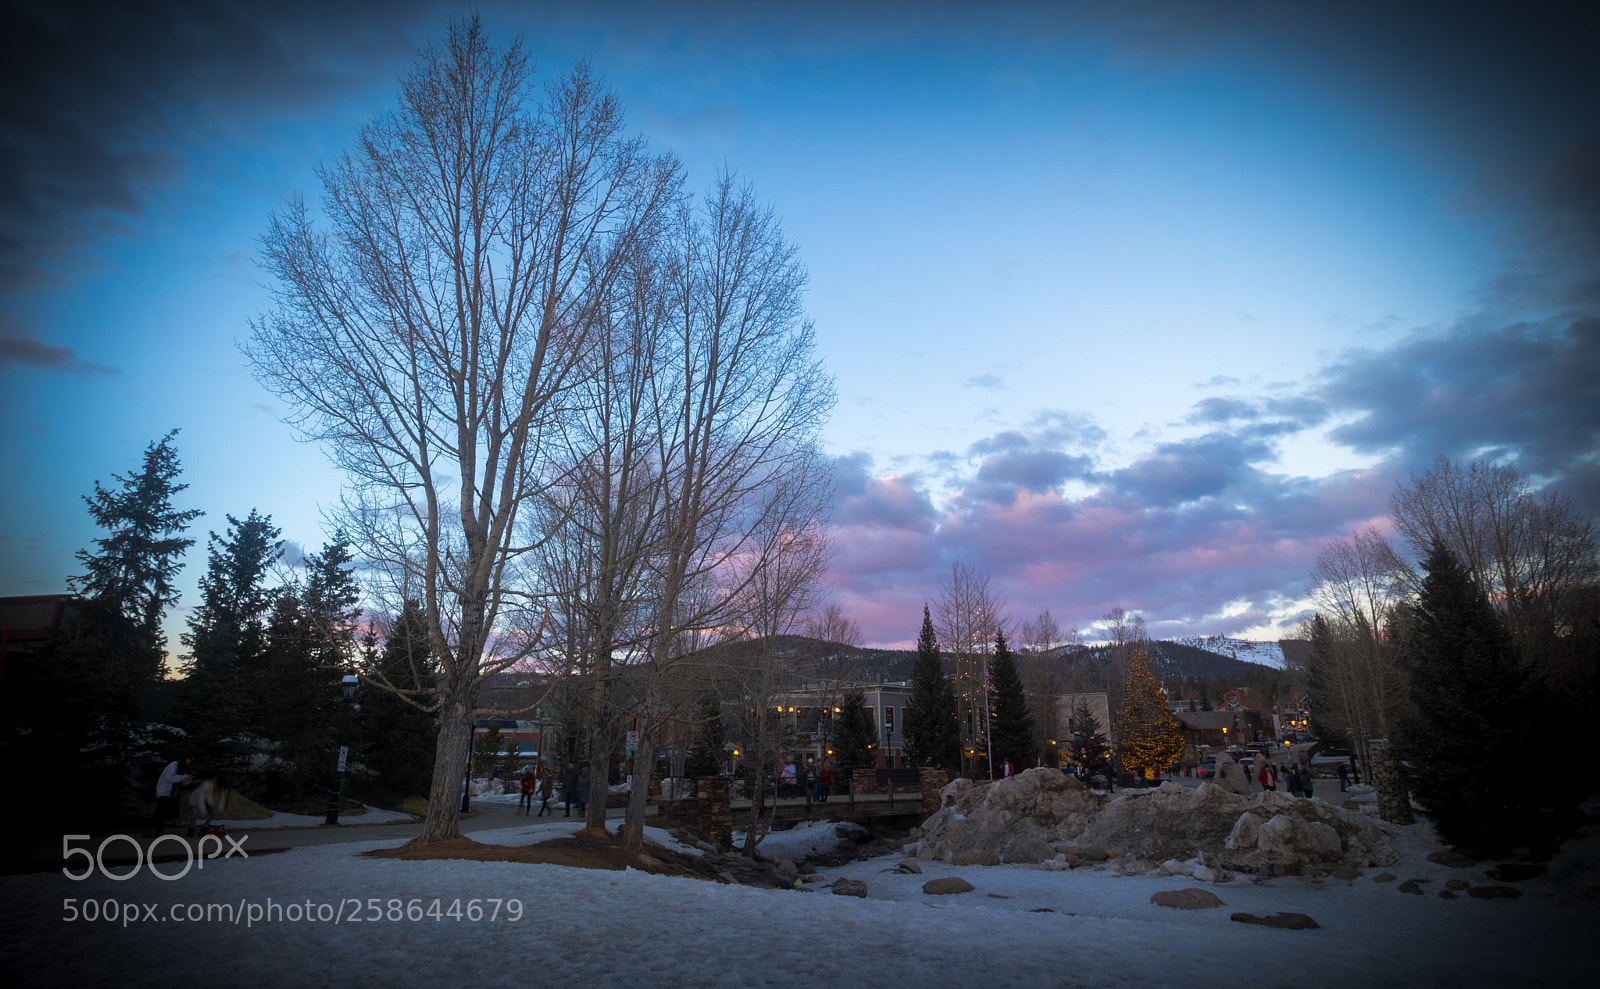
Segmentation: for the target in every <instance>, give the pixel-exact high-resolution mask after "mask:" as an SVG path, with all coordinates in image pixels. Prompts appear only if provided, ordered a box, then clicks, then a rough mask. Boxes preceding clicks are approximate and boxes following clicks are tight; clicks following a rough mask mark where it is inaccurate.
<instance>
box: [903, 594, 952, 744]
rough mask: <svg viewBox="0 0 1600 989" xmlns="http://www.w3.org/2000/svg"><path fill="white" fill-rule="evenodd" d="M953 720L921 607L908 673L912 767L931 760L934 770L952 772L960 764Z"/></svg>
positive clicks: (941, 669)
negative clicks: (913, 661) (913, 658)
mask: <svg viewBox="0 0 1600 989" xmlns="http://www.w3.org/2000/svg"><path fill="white" fill-rule="evenodd" d="M956 718H957V716H956V694H955V690H954V689H953V688H952V687H951V686H950V680H949V678H948V677H946V676H945V675H944V660H943V659H942V658H941V657H940V655H939V639H938V637H937V636H936V635H935V634H934V631H933V619H932V617H931V616H930V615H929V613H928V606H927V605H926V604H924V605H923V606H922V633H921V635H919V636H918V637H917V659H916V664H915V665H914V666H913V667H912V671H911V706H910V709H909V710H908V711H907V712H906V747H907V749H908V750H909V752H910V754H911V759H912V764H913V765H917V766H921V765H923V764H925V763H926V762H927V761H928V760H930V759H931V760H933V764H934V765H935V766H938V767H940V768H942V769H946V770H954V769H955V768H956V767H957V766H958V765H959V764H960V760H961V725H960V723H959V722H958V721H957V720H956Z"/></svg>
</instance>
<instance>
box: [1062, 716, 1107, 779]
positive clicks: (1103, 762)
mask: <svg viewBox="0 0 1600 989" xmlns="http://www.w3.org/2000/svg"><path fill="white" fill-rule="evenodd" d="M1067 729H1068V731H1070V732H1071V733H1072V755H1073V758H1075V759H1077V760H1078V761H1079V762H1080V763H1082V765H1083V767H1084V768H1085V769H1087V770H1088V771H1089V772H1091V773H1098V772H1104V771H1105V770H1106V768H1107V763H1108V762H1109V761H1110V755H1111V746H1110V745H1108V744H1106V735H1105V731H1104V730H1103V729H1102V728H1101V727H1100V719H1099V718H1096V717H1095V716H1094V712H1092V711H1090V710H1089V702H1088V701H1086V700H1083V699H1082V698H1079V700H1078V709H1077V710H1076V711H1074V712H1072V717H1071V718H1070V719H1069V720H1068V722H1067Z"/></svg>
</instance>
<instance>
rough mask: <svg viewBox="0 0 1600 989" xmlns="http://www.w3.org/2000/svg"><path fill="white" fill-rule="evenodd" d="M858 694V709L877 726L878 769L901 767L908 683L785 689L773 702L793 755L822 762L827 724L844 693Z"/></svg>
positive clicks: (904, 763) (839, 711) (839, 710)
mask: <svg viewBox="0 0 1600 989" xmlns="http://www.w3.org/2000/svg"><path fill="white" fill-rule="evenodd" d="M858 690H859V691H861V692H862V700H863V703H862V707H864V708H865V709H866V711H867V716H868V717H869V718H871V719H872V723H873V724H875V725H877V726H878V760H877V761H878V768H879V769H893V768H903V767H905V766H907V765H908V763H907V761H906V758H907V757H906V754H905V723H906V708H907V707H909V706H910V705H911V684H910V683H907V682H904V681H901V682H896V683H869V684H853V685H849V684H843V685H831V686H828V687H821V686H815V685H813V686H808V687H801V688H798V689H795V690H786V691H784V692H782V693H780V694H778V695H777V696H776V697H775V698H774V699H773V704H774V706H775V707H777V709H778V714H779V715H780V716H782V717H783V718H785V719H787V722H788V724H789V725H790V726H791V727H792V728H793V730H794V739H795V753H796V754H798V755H800V756H801V758H804V759H808V760H819V761H820V760H823V759H826V758H827V757H828V756H829V755H831V754H832V752H831V751H830V750H829V749H828V748H827V738H828V735H829V731H828V725H829V723H830V722H831V721H833V719H835V718H837V717H838V716H839V715H840V714H842V713H843V709H842V708H840V707H839V705H840V704H842V703H843V700H844V696H845V695H846V694H850V693H853V692H855V691H858Z"/></svg>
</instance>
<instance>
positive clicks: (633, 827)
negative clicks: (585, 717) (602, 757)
mask: <svg viewBox="0 0 1600 989" xmlns="http://www.w3.org/2000/svg"><path fill="white" fill-rule="evenodd" d="M654 734H655V733H654V732H651V731H641V732H640V733H639V747H638V748H637V749H636V750H634V753H633V786H632V787H631V788H630V789H629V790H628V815H627V817H626V818H625V819H624V820H623V822H622V833H621V843H622V847H624V848H630V849H633V850H634V851H638V850H639V849H641V848H643V847H644V812H645V804H646V803H647V802H648V801H649V799H650V777H651V776H653V775H655V767H656V746H655V738H654V737H653V736H654ZM641 765H642V766H643V772H640V767H641Z"/></svg>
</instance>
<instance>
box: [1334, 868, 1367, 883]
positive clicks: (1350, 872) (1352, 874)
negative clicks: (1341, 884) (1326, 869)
mask: <svg viewBox="0 0 1600 989" xmlns="http://www.w3.org/2000/svg"><path fill="white" fill-rule="evenodd" d="M1328 878H1330V879H1343V880H1345V881H1347V882H1348V881H1349V880H1352V879H1360V878H1361V870H1360V869H1357V868H1356V867H1355V866H1353V865H1341V866H1339V867H1338V868H1337V869H1335V870H1333V871H1332V872H1330V873H1329V874H1328Z"/></svg>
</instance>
